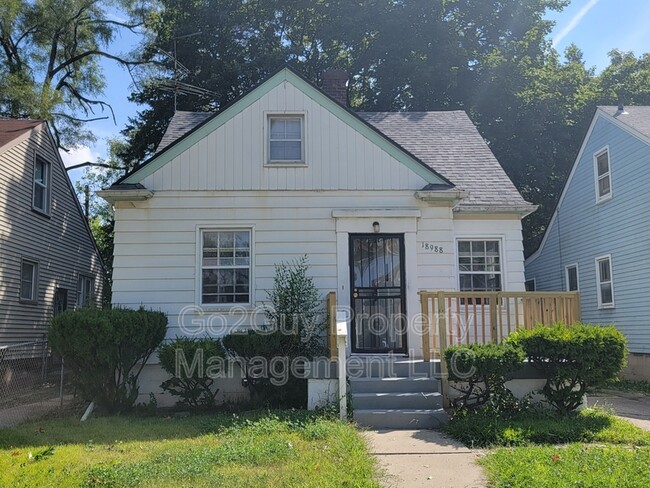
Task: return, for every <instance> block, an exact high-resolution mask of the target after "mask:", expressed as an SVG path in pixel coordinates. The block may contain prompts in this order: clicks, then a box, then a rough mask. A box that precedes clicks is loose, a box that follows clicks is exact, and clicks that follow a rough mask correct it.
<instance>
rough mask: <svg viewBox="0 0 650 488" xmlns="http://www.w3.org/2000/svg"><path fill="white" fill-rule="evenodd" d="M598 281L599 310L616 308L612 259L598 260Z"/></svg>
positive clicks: (609, 257) (608, 257) (606, 257)
mask: <svg viewBox="0 0 650 488" xmlns="http://www.w3.org/2000/svg"><path fill="white" fill-rule="evenodd" d="M596 278H597V279H598V308H613V307H614V280H613V278H612V257H611V256H603V257H600V258H596Z"/></svg>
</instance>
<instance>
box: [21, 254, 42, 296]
mask: <svg viewBox="0 0 650 488" xmlns="http://www.w3.org/2000/svg"><path fill="white" fill-rule="evenodd" d="M25 264H29V265H31V266H32V267H33V270H32V289H31V296H30V297H29V298H24V297H23V267H24V266H25ZM39 278H40V263H39V261H38V260H36V259H30V258H25V257H23V258H21V259H20V285H19V287H18V301H19V302H20V303H25V304H29V305H36V304H38V282H39Z"/></svg>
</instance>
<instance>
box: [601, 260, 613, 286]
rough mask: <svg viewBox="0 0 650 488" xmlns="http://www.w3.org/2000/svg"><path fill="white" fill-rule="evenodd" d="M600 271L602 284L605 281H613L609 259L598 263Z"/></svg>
mask: <svg viewBox="0 0 650 488" xmlns="http://www.w3.org/2000/svg"><path fill="white" fill-rule="evenodd" d="M598 269H599V274H600V281H601V283H602V282H605V281H611V276H610V274H609V259H603V260H602V261H598Z"/></svg>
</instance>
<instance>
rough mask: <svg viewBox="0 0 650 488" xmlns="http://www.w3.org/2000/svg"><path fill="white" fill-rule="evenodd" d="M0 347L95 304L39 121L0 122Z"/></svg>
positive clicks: (95, 269)
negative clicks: (56, 317)
mask: <svg viewBox="0 0 650 488" xmlns="http://www.w3.org/2000/svg"><path fill="white" fill-rule="evenodd" d="M0 169H1V171H0V346H5V345H9V344H16V343H22V342H29V341H34V340H38V339H42V338H43V336H44V335H45V333H46V331H47V322H48V319H49V318H50V317H52V315H53V314H55V313H58V312H60V311H63V310H65V309H67V308H74V307H77V306H81V305H87V304H88V303H95V304H99V303H100V301H101V289H102V288H101V287H102V273H103V270H102V264H101V258H100V256H99V251H98V250H97V247H96V246H95V242H94V240H93V238H92V236H91V233H90V229H89V227H88V225H87V223H86V219H85V218H84V215H83V212H82V211H81V207H80V205H79V202H78V200H77V197H76V196H75V192H74V190H73V187H72V184H71V182H70V180H69V178H68V175H67V173H66V171H65V167H64V166H63V162H62V161H61V157H60V156H59V152H58V151H57V148H56V144H55V143H54V140H53V138H52V136H51V134H50V131H49V128H48V125H47V122H44V121H42V120H15V119H1V120H0Z"/></svg>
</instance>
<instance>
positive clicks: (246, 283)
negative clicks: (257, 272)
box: [201, 230, 251, 305]
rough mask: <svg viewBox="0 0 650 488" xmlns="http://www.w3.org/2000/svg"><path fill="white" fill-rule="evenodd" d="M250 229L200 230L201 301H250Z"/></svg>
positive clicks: (207, 302) (213, 302)
mask: <svg viewBox="0 0 650 488" xmlns="http://www.w3.org/2000/svg"><path fill="white" fill-rule="evenodd" d="M250 278H251V231H250V230H219V231H216V230H204V231H203V232H202V233H201V303H202V304H206V305H209V304H227V303H250V301H251V298H250V285H251V283H250Z"/></svg>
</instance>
